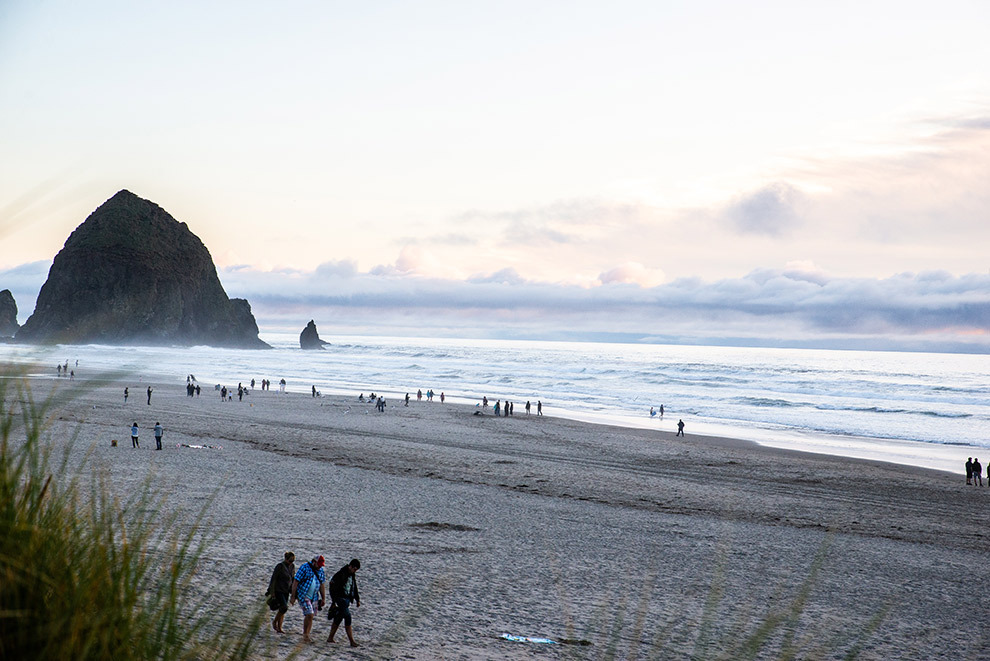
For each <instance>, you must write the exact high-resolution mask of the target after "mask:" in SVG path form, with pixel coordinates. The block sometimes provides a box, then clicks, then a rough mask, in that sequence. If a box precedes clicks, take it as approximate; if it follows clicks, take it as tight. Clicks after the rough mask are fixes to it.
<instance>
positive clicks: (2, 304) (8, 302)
mask: <svg viewBox="0 0 990 661" xmlns="http://www.w3.org/2000/svg"><path fill="white" fill-rule="evenodd" d="M17 328H18V326H17V303H16V302H14V295H13V294H11V293H10V290H9V289H4V290H3V291H0V337H11V336H12V335H13V334H14V333H16V332H17Z"/></svg>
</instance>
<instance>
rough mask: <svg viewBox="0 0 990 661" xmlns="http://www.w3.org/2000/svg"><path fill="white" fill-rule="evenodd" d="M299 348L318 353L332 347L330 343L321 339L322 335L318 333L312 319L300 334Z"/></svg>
mask: <svg viewBox="0 0 990 661" xmlns="http://www.w3.org/2000/svg"><path fill="white" fill-rule="evenodd" d="M299 346H300V348H302V349H305V350H307V351H318V350H321V349H323V347H327V346H330V343H329V342H324V341H323V340H321V339H320V334H319V333H318V332H316V322H315V321H313V320H312V319H310V320H309V323H308V324H306V328H304V329H303V331H302V333H300V334H299Z"/></svg>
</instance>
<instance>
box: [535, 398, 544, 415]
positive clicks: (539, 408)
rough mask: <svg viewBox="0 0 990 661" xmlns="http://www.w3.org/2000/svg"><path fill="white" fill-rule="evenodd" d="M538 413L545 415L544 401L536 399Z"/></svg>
mask: <svg viewBox="0 0 990 661" xmlns="http://www.w3.org/2000/svg"><path fill="white" fill-rule="evenodd" d="M536 415H543V402H541V401H540V400H536Z"/></svg>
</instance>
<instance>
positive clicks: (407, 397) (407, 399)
mask: <svg viewBox="0 0 990 661" xmlns="http://www.w3.org/2000/svg"><path fill="white" fill-rule="evenodd" d="M406 406H409V393H406Z"/></svg>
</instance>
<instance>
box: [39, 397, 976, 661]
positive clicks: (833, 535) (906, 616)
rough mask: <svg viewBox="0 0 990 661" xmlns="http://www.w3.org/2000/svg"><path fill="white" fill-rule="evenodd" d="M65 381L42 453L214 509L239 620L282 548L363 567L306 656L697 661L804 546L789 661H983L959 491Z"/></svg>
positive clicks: (958, 483)
mask: <svg viewBox="0 0 990 661" xmlns="http://www.w3.org/2000/svg"><path fill="white" fill-rule="evenodd" d="M63 383H67V382H63ZM78 383H79V382H78V381H77V384H78ZM80 385H81V386H82V388H81V390H82V392H81V394H80V395H79V396H78V398H76V399H74V400H73V401H71V402H70V403H69V404H66V405H65V406H64V407H63V408H62V409H60V411H59V415H58V417H57V420H56V421H55V426H54V428H53V437H54V438H55V439H56V442H61V439H63V438H66V437H67V436H70V435H72V434H73V433H78V441H77V444H76V449H75V450H74V452H78V453H79V454H82V452H83V451H84V450H85V449H87V448H89V447H90V446H93V447H94V448H95V449H94V454H95V459H96V460H97V461H98V462H100V463H103V464H105V465H106V466H108V467H109V470H110V472H111V475H112V476H113V483H114V486H115V488H119V489H120V490H121V492H125V491H127V490H128V489H130V488H131V487H132V486H133V485H134V484H135V483H136V481H138V480H140V479H141V478H143V477H144V476H145V475H146V474H147V472H148V471H149V470H150V471H153V473H154V475H155V479H156V480H157V481H158V482H160V483H162V484H163V485H166V486H167V489H168V507H170V508H172V507H174V508H177V509H185V510H190V511H192V510H195V509H196V508H197V507H199V506H200V505H201V504H202V503H203V502H204V499H206V498H208V497H209V496H210V495H211V494H212V493H214V492H215V491H218V493H217V497H216V500H215V502H214V503H213V505H212V507H211V510H210V513H211V516H212V518H213V519H214V520H215V521H219V522H224V523H226V522H229V523H231V526H230V527H229V529H227V530H226V531H224V532H223V533H222V534H221V538H220V541H219V543H218V544H217V545H216V546H215V547H213V551H212V555H211V557H210V559H209V560H208V561H207V562H206V563H204V569H205V571H204V573H203V577H202V585H203V587H204V588H217V587H218V586H219V587H220V588H221V589H222V590H223V592H224V593H225V594H226V595H228V599H227V602H226V603H227V605H228V606H230V607H231V608H232V609H233V610H234V612H237V611H238V610H243V611H244V613H245V619H247V616H248V613H249V611H250V608H251V604H250V603H249V602H250V600H251V599H255V600H256V601H255V603H257V600H260V599H261V595H262V593H263V592H264V590H265V588H266V586H267V581H268V577H269V575H270V572H271V569H272V567H273V566H274V565H275V563H276V562H278V561H279V560H280V559H281V557H282V553H283V552H284V551H286V550H293V551H294V552H295V553H296V556H297V563H298V562H301V561H304V560H305V559H307V558H309V557H311V556H313V555H316V554H323V555H325V556H326V557H327V565H328V569H329V570H331V571H335V570H336V569H337V568H339V567H340V566H341V565H343V564H344V563H346V562H347V561H348V560H349V559H350V558H352V557H357V558H360V559H361V561H362V565H363V566H362V569H361V571H360V572H359V574H358V578H359V585H360V588H361V594H362V607H361V608H359V609H357V608H353V609H352V611H353V612H354V614H355V634H356V636H357V638H358V640H359V641H360V642H361V643H362V646H361V647H360V648H358V649H355V650H352V649H350V648H348V647H347V645H346V638H345V637H344V636H343V635H340V636H339V637H338V643H337V644H336V645H330V644H328V643H326V642H323V641H324V640H325V638H326V634H327V631H328V629H329V626H328V622H327V621H326V619H324V618H323V616H322V614H321V615H320V616H318V619H317V620H316V625H315V628H314V633H315V637H316V640H317V641H319V642H317V643H315V644H313V645H311V646H307V647H305V649H304V650H303V653H302V656H301V658H326V657H328V656H329V657H330V658H337V657H340V658H351V659H380V658H396V659H517V658H519V659H521V658H530V657H534V656H535V657H540V658H547V659H556V658H589V659H599V658H620V659H621V658H642V659H651V658H659V659H668V658H671V659H679V658H690V657H691V656H692V654H693V653H695V652H696V650H698V649H704V650H705V651H704V652H703V653H699V654H698V657H699V658H711V657H713V656H714V655H715V653H716V652H717V651H718V650H721V649H724V648H725V646H726V645H727V643H729V642H733V641H738V640H740V639H741V638H742V637H744V636H745V634H746V633H747V632H752V631H753V630H754V629H755V628H756V627H757V626H758V625H759V623H760V622H761V621H762V620H763V619H764V617H765V615H766V614H767V613H768V612H777V610H778V609H780V608H783V607H785V606H786V604H788V603H790V602H791V601H792V600H793V599H794V598H795V596H796V595H797V593H798V590H799V588H800V586H801V584H802V583H803V582H804V581H805V579H807V578H808V577H809V576H811V575H814V570H813V569H812V565H813V560H814V558H815V557H816V555H817V554H819V553H820V552H821V553H822V561H821V568H820V572H819V573H818V574H817V580H816V581H815V583H814V585H813V586H812V589H811V592H810V594H809V595H808V596H807V601H806V604H805V607H804V609H803V612H802V613H801V615H800V617H799V619H798V621H797V623H796V634H795V640H796V641H797V644H799V645H800V651H799V652H798V655H797V657H798V658H843V657H844V655H845V654H846V653H847V652H849V651H850V650H853V649H859V650H860V657H859V658H864V659H880V658H883V659H935V658H971V659H972V658H990V640H988V637H987V636H986V632H987V631H990V618H988V614H990V608H988V606H987V604H988V603H990V557H988V554H987V550H988V548H990V545H988V539H990V488H984V489H982V490H981V489H977V488H973V487H966V485H965V480H964V479H963V477H962V476H961V475H951V474H947V473H940V472H936V471H928V470H922V469H916V468H910V467H904V466H897V465H892V464H883V463H878V462H868V461H859V460H849V459H843V458H838V457H830V456H821V455H811V454H803V453H796V452H787V451H781V450H774V449H768V448H763V447H759V446H756V445H753V444H750V443H747V442H743V441H735V440H732V439H725V438H705V437H698V436H692V435H691V434H688V436H687V437H686V438H684V439H680V438H675V437H674V435H673V434H671V433H663V432H657V431H654V430H636V429H623V428H615V427H606V426H597V425H589V424H583V423H577V422H572V421H568V420H564V419H559V418H554V417H552V416H551V415H549V414H550V413H552V411H548V415H546V416H543V417H537V416H536V415H530V416H527V415H525V413H519V411H521V409H522V405H521V403H518V404H517V406H516V410H517V414H516V415H515V416H514V417H512V418H496V417H494V416H493V415H492V413H491V409H489V411H488V412H486V414H485V415H475V411H476V409H474V408H472V407H468V406H463V405H452V404H449V403H448V404H440V403H439V402H436V401H435V402H433V403H427V402H425V401H423V402H417V401H415V399H414V400H413V402H412V403H411V404H410V406H409V407H404V406H402V403H401V402H400V401H391V402H389V406H388V407H387V409H386V411H385V413H384V414H379V413H378V412H377V411H376V410H375V409H374V407H373V406H372V405H371V404H370V403H365V404H362V403H359V402H357V400H356V398H354V399H349V398H346V399H345V398H341V397H320V398H312V397H308V396H303V395H298V394H289V395H279V394H277V393H276V392H262V391H260V390H255V391H254V392H253V393H252V394H251V395H250V396H248V397H246V398H245V399H244V401H243V402H238V401H236V400H235V401H232V402H228V403H222V402H221V401H220V398H219V395H218V394H217V393H215V392H214V391H213V389H212V388H210V389H209V390H208V391H207V390H204V391H203V393H202V396H201V397H199V398H192V399H190V398H187V397H186V396H185V388H184V384H175V383H173V384H167V385H166V384H157V385H153V387H154V388H155V393H154V397H153V400H152V404H151V405H150V406H148V405H147V404H146V403H145V395H144V391H145V388H146V387H147V385H148V384H147V383H144V382H138V381H136V380H135V381H134V382H130V383H127V384H126V385H129V386H130V390H131V398H130V401H129V402H128V403H127V404H126V405H125V404H124V403H123V398H122V391H123V386H124V385H125V384H124V383H123V382H121V383H113V384H109V385H105V384H96V383H92V382H91V383H89V384H80ZM41 389H42V388H41V387H38V388H36V391H37V390H41ZM534 408H535V407H534ZM132 421H137V423H138V425H139V426H140V427H141V433H142V436H141V446H142V447H141V449H140V450H132V449H131V447H130V439H129V427H130V423H131V422H132ZM156 421H161V423H162V424H163V425H164V427H165V429H166V433H165V450H164V451H162V452H155V451H153V450H152V448H153V447H154V439H153V436H152V431H151V428H152V427H153V426H154V424H155V422H156ZM112 438H115V439H118V440H119V442H120V446H119V447H117V448H111V447H110V439H112ZM180 443H187V444H210V445H219V446H222V448H223V449H221V450H209V449H203V450H197V449H190V448H185V447H176V445H177V444H180ZM962 461H965V457H961V461H960V468H961V467H962ZM218 569H219V571H216V570H218ZM231 577H234V579H233V580H232V579H231ZM242 602H243V605H242ZM706 604H708V606H706ZM884 611H889V612H888V613H887V615H886V617H885V619H884V620H883V621H882V623H881V624H880V625H879V627H877V628H876V630H875V631H872V632H871V631H870V629H871V620H872V619H873V618H874V617H875V616H877V615H878V614H880V613H883V612H884ZM301 620H302V617H301V613H300V611H299V609H298V608H296V607H293V608H292V609H291V610H290V611H289V614H288V615H287V617H286V622H285V628H286V630H287V632H289V633H287V634H286V635H285V636H278V635H276V634H275V633H274V632H272V631H271V630H270V629H269V630H267V631H266V632H265V633H264V635H263V636H262V643H263V645H265V646H267V652H265V653H264V654H263V658H284V657H285V656H286V654H287V653H288V652H289V651H290V650H292V649H293V648H294V647H296V646H299V645H300V640H301V637H300V635H299V632H300V630H301ZM342 633H343V632H341V634H342ZM502 633H511V634H518V635H528V636H548V637H550V638H554V639H570V640H585V641H588V642H590V643H591V645H589V646H580V645H574V644H564V645H554V646H547V645H536V644H529V643H515V642H509V641H506V640H502V639H501V638H500V635H501V634H502ZM771 639H772V643H773V644H772V645H771V646H770V649H771V650H773V649H775V646H776V645H778V644H779V643H780V641H781V639H782V634H781V633H780V632H779V631H778V633H775V634H773V635H772V636H771ZM699 640H700V641H701V643H699ZM705 641H707V643H708V647H704V648H699V647H698V646H699V645H700V644H703V643H704V642H705ZM771 656H772V655H771V654H769V653H766V654H763V655H761V657H760V658H770V657H771Z"/></svg>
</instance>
